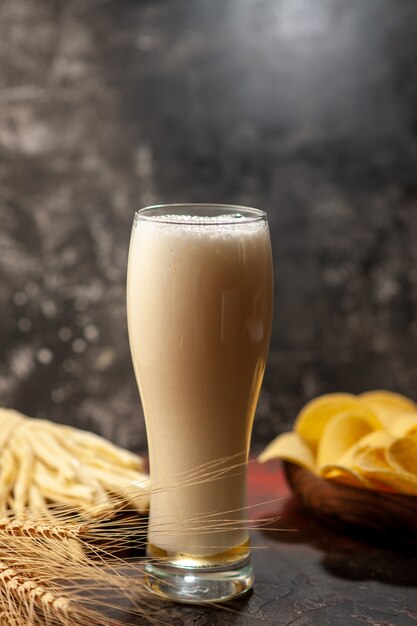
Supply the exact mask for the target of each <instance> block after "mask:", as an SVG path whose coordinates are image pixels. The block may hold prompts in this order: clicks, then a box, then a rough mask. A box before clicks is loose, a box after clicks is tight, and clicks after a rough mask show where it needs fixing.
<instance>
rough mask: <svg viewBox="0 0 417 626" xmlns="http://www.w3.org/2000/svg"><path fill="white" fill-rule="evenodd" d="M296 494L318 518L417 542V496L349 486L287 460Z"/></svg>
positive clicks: (396, 539) (286, 463) (289, 476)
mask: <svg viewBox="0 0 417 626" xmlns="http://www.w3.org/2000/svg"><path fill="white" fill-rule="evenodd" d="M284 469H285V474H286V477H287V480H288V483H289V484H290V486H291V488H292V490H293V491H294V493H295V494H296V495H297V496H298V497H299V498H300V500H301V502H302V503H303V505H304V506H305V507H306V509H308V510H309V511H311V512H312V513H314V514H315V515H316V516H317V517H319V518H321V519H322V520H324V521H326V522H330V523H332V524H333V525H337V526H342V527H346V526H348V527H350V528H353V529H355V530H360V531H365V532H366V534H367V535H370V534H372V535H374V534H375V533H376V534H377V535H379V536H381V535H385V536H386V537H387V539H388V538H389V539H390V541H392V542H398V541H399V542H401V543H404V542H406V543H410V542H411V543H413V544H416V545H417V497H416V496H410V495H404V494H394V493H386V492H382V491H371V490H368V489H360V488H356V487H349V486H347V485H342V484H339V483H336V482H332V481H329V480H324V479H323V478H319V477H318V476H316V475H315V474H313V473H312V472H309V471H308V470H305V469H303V468H301V467H298V465H294V464H293V463H289V462H288V461H284Z"/></svg>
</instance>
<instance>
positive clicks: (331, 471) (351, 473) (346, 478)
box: [319, 465, 370, 488]
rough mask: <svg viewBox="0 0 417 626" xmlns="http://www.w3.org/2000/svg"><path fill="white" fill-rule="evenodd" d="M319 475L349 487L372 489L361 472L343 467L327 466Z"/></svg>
mask: <svg viewBox="0 0 417 626" xmlns="http://www.w3.org/2000/svg"><path fill="white" fill-rule="evenodd" d="M319 475H320V476H321V477H322V478H325V479H326V480H333V481H335V482H338V483H342V484H344V485H348V486H349V487H362V488H363V487H370V484H369V482H368V481H367V480H366V478H364V477H363V476H361V474H359V472H356V471H355V470H353V469H348V468H347V467H342V466H341V465H325V466H324V467H322V468H321V469H320V472H319Z"/></svg>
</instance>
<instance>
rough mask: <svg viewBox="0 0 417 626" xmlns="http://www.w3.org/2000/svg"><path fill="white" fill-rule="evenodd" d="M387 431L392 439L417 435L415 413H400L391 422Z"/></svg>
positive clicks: (416, 414) (416, 416)
mask: <svg viewBox="0 0 417 626" xmlns="http://www.w3.org/2000/svg"><path fill="white" fill-rule="evenodd" d="M387 431H388V432H390V433H391V434H392V435H394V437H406V436H407V435H417V413H414V412H412V413H401V414H398V415H396V416H395V418H394V419H392V420H391V422H390V424H389V426H388V427H387Z"/></svg>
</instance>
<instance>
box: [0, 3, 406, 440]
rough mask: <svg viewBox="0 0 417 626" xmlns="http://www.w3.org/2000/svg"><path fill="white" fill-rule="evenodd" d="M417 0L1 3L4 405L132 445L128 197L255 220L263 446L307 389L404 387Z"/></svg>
mask: <svg viewBox="0 0 417 626" xmlns="http://www.w3.org/2000/svg"><path fill="white" fill-rule="evenodd" d="M416 105H417V3H416V2H415V0H401V1H399V0H366V1H365V0H210V1H207V0H192V1H189V0H142V1H141V0H130V1H129V0H112V1H103V0H73V1H68V0H65V1H64V0H62V1H48V0H31V1H29V0H1V2H0V311H1V328H0V350H1V358H0V404H2V405H6V406H13V407H16V408H18V409H20V410H22V411H24V412H27V413H28V414H31V415H39V416H46V417H49V418H51V419H54V420H57V421H61V422H72V423H74V424H77V425H79V426H82V427H84V428H90V429H93V430H96V431H98V432H101V433H102V434H104V435H105V436H106V437H109V438H111V439H113V440H114V441H117V442H118V443H119V444H121V445H124V446H129V447H131V448H134V449H143V448H144V446H145V439H144V426H143V421H142V420H141V418H140V411H139V409H138V396H137V391H136V385H135V381H134V377H133V372H132V367H131V363H130V355H129V347H128V340H127V330H126V321H125V318H126V310H125V274H126V261H127V250H128V243H129V236H130V228H131V223H132V217H133V211H134V209H136V208H138V207H140V206H144V205H146V204H150V203H157V202H175V201H177V202H181V201H184V202H193V201H195V202H197V201H200V202H230V203H240V204H248V205H252V206H259V207H261V208H264V209H266V210H267V211H268V214H269V219H270V224H271V228H272V237H273V248H274V255H275V277H276V278H275V285H276V309H275V318H274V329H273V339H272V346H271V355H270V361H269V368H268V371H267V374H266V379H265V385H264V391H263V394H262V396H261V400H260V404H259V410H258V416H257V420H256V423H255V429H254V446H255V448H259V447H260V446H261V445H262V444H263V443H265V442H267V441H268V440H269V439H270V438H271V437H272V435H273V434H275V433H276V432H279V431H280V430H284V429H286V428H288V427H289V425H290V423H291V421H292V419H293V418H294V415H295V413H296V412H297V410H298V409H299V408H300V406H301V405H302V404H303V403H304V402H305V401H306V400H307V399H308V398H310V397H312V396H314V395H316V394H319V393H323V392H328V391H335V390H346V391H353V392H359V391H362V390H365V389H369V388H375V387H385V388H390V389H395V390H398V391H400V392H404V393H407V394H409V395H411V396H412V397H414V398H417V389H416V387H417V362H416V358H415V354H416V342H417V314H416V304H417V264H416V262H417V246H416V241H417V178H416V173H417V108H416Z"/></svg>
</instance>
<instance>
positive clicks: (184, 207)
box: [135, 202, 267, 227]
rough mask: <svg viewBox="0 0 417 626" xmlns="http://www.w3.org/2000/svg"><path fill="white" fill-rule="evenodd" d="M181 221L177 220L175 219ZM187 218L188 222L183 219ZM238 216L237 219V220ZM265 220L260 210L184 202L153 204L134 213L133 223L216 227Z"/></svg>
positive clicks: (264, 214)
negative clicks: (141, 221) (207, 219)
mask: <svg viewBox="0 0 417 626" xmlns="http://www.w3.org/2000/svg"><path fill="white" fill-rule="evenodd" d="M179 216H181V217H182V218H183V219H181V220H178V219H175V218H176V217H179ZM187 216H189V217H190V219H189V220H187V219H185V218H186V217H187ZM210 216H213V217H216V216H217V217H218V219H216V221H213V222H211V221H207V222H205V221H200V220H195V219H191V218H192V217H210ZM237 216H238V219H237ZM266 219H267V214H266V212H265V211H262V210H261V209H256V208H254V207H248V206H242V205H238V204H217V203H211V202H186V203H173V204H154V205H150V206H147V207H144V208H143V209H138V210H137V211H135V221H136V220H144V221H147V222H148V221H149V222H155V223H159V224H161V223H162V224H185V225H187V226H199V227H201V226H218V225H219V224H220V225H221V224H236V225H239V224H248V223H253V222H259V221H262V220H266Z"/></svg>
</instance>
